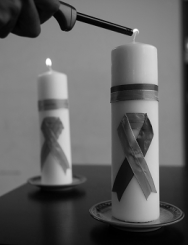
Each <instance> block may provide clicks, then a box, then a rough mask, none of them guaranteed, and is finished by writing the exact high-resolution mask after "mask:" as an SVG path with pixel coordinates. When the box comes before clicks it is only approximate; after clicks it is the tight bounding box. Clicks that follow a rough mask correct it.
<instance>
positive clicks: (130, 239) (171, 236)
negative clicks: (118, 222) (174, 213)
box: [90, 224, 184, 245]
mask: <svg viewBox="0 0 188 245" xmlns="http://www.w3.org/2000/svg"><path fill="white" fill-rule="evenodd" d="M90 236H91V238H92V240H94V241H95V242H96V243H97V244H118V245H124V244H127V245H137V244H139V245H151V244H152V245H159V244H160V245H166V244H169V245H177V244H178V245H181V244H183V242H184V237H183V235H182V234H181V232H179V231H178V230H177V229H175V228H174V227H170V228H169V227H163V228H160V229H158V230H156V231H150V232H128V231H122V230H118V229H117V228H114V227H112V226H110V225H104V224H101V225H98V226H96V227H94V228H93V229H92V231H91V233H90Z"/></svg>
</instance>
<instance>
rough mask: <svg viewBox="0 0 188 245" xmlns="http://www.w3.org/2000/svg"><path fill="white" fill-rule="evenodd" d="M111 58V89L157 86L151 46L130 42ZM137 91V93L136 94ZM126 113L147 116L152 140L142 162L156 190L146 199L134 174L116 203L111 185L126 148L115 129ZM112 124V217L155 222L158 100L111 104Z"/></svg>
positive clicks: (136, 100) (157, 212)
mask: <svg viewBox="0 0 188 245" xmlns="http://www.w3.org/2000/svg"><path fill="white" fill-rule="evenodd" d="M111 55H112V56H111V58H112V82H111V85H112V87H115V86H118V85H128V84H130V85H131V84H132V85H134V84H138V86H140V85H139V84H141V85H142V84H152V85H158V68H157V49H156V48H155V47H154V46H151V45H147V44H142V43H137V42H135V41H133V42H132V43H129V44H126V45H122V46H119V47H117V48H115V49H114V50H112V54H111ZM132 85H131V86H132ZM152 85H151V86H152ZM156 87H157V86H156ZM138 90H139V89H138ZM133 92H134V91H133ZM137 92H138V94H139V91H137ZM126 93H128V97H129V96H130V95H131V93H132V92H131V91H126ZM141 93H142V91H141ZM146 93H147V91H146ZM111 99H112V94H111ZM127 113H131V114H132V113H143V115H144V114H145V115H147V117H148V119H149V120H150V123H151V125H152V129H153V138H152V140H151V143H150V145H149V148H148V150H147V153H146V155H145V156H144V159H145V161H146V163H147V167H148V169H149V172H150V174H151V176H152V179H153V183H154V186H155V188H156V191H155V192H151V193H150V194H149V196H147V197H146V196H145V195H144V192H143V190H142V188H141V186H140V184H139V183H138V182H139V181H138V179H137V178H136V177H135V175H134V174H133V177H132V178H131V180H130V182H129V183H128V185H127V186H126V188H125V190H124V192H123V194H122V196H121V199H120V200H119V199H118V196H117V192H115V191H113V185H114V182H115V179H116V176H117V174H118V171H119V170H120V167H121V165H122V164H123V161H124V159H125V158H126V154H125V151H126V148H125V149H123V147H122V142H121V140H120V137H119V135H118V132H117V129H118V127H119V125H120V122H121V120H122V118H123V117H124V116H125V115H129V114H127ZM111 123H112V124H111V131H112V181H111V182H112V215H113V217H115V218H117V219H120V220H124V221H129V222H149V221H152V220H155V219H157V218H158V217H159V214H160V203H159V136H158V134H159V125H158V101H157V100H150V99H147V100H146V99H134V98H131V99H130V100H129V99H128V100H122V101H118V102H112V101H111ZM129 123H130V122H129ZM130 124H131V123H130ZM133 131H134V130H133ZM133 133H134V132H133ZM134 137H135V139H136V135H134ZM128 141H129V139H128ZM137 154H138V152H137ZM129 160H130V159H128V161H127V164H129ZM130 169H131V168H130ZM122 175H123V173H122ZM123 178H124V176H123ZM125 178H126V174H125Z"/></svg>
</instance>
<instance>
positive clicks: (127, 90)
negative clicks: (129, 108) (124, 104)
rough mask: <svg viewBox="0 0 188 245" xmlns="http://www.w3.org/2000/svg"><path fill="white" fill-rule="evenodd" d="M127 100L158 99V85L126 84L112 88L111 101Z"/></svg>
mask: <svg viewBox="0 0 188 245" xmlns="http://www.w3.org/2000/svg"><path fill="white" fill-rule="evenodd" d="M126 100H154V101H158V100H159V98H158V86H157V85H155V84H126V85H119V86H114V87H112V88H111V100H110V102H111V103H115V102H119V101H126Z"/></svg>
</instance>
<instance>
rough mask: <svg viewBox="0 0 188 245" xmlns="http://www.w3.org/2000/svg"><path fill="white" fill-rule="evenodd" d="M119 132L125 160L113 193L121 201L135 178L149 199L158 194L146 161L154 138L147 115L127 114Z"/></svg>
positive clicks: (116, 179) (119, 127)
mask: <svg viewBox="0 0 188 245" xmlns="http://www.w3.org/2000/svg"><path fill="white" fill-rule="evenodd" d="M117 131H118V135H119V139H120V142H121V146H122V148H123V151H124V153H125V159H124V161H123V163H122V165H121V167H120V169H119V171H118V173H117V175H116V178H115V181H114V184H113V188H112V191H113V192H116V193H117V197H118V200H119V201H120V200H121V197H122V195H123V193H124V191H125V189H126V187H127V186H128V184H129V182H130V181H131V179H132V178H133V176H135V178H136V180H137V182H138V183H139V185H140V187H141V189H142V192H143V194H144V196H145V198H146V199H147V198H148V196H149V195H150V194H151V192H154V193H157V191H156V188H155V184H154V182H153V179H152V176H151V173H150V171H149V168H148V166H147V163H146V160H145V159H144V157H145V155H146V153H147V150H148V148H149V146H150V143H151V141H152V138H153V129H152V125H151V123H150V120H149V118H148V117H147V114H145V113H126V114H125V115H124V116H123V118H122V120H121V122H120V124H119V126H118V129H117Z"/></svg>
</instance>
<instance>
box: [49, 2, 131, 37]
mask: <svg viewBox="0 0 188 245" xmlns="http://www.w3.org/2000/svg"><path fill="white" fill-rule="evenodd" d="M54 17H55V18H56V20H57V21H58V23H59V25H60V28H61V30H62V31H70V30H72V28H73V27H74V25H75V23H76V21H77V20H78V21H81V22H84V23H87V24H90V25H94V26H98V27H101V28H104V29H108V30H111V31H115V32H118V33H121V34H124V35H128V36H132V35H133V33H134V31H133V29H131V28H128V27H125V26H121V25H117V24H114V23H111V22H108V21H105V20H102V19H98V18H95V17H92V16H89V15H86V14H82V13H78V12H77V11H76V9H75V8H74V7H73V6H71V5H69V4H67V3H64V2H62V1H60V7H59V10H58V11H57V12H56V13H55V14H54Z"/></svg>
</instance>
